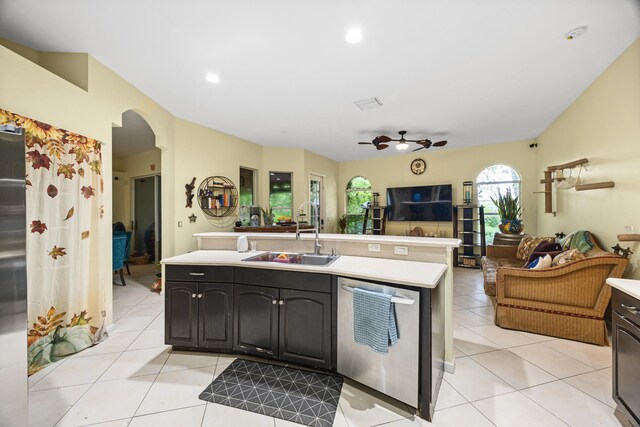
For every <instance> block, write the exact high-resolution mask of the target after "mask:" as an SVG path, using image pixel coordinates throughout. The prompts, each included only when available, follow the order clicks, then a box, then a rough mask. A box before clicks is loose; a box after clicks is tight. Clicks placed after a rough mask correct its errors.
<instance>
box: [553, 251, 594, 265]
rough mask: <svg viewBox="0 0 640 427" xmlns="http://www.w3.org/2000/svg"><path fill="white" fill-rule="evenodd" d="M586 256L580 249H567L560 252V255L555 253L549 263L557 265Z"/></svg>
mask: <svg viewBox="0 0 640 427" xmlns="http://www.w3.org/2000/svg"><path fill="white" fill-rule="evenodd" d="M584 258H586V257H585V256H584V254H583V253H582V252H580V249H569V250H568V251H564V252H562V253H561V254H560V255H556V257H555V258H554V259H553V262H552V263H551V264H552V265H553V266H554V267H555V266H558V265H565V264H568V263H570V262H573V261H578V260H579V259H584Z"/></svg>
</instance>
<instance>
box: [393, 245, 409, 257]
mask: <svg viewBox="0 0 640 427" xmlns="http://www.w3.org/2000/svg"><path fill="white" fill-rule="evenodd" d="M393 253H394V254H396V255H409V248H408V247H407V246H394V247H393Z"/></svg>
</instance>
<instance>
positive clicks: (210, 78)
mask: <svg viewBox="0 0 640 427" xmlns="http://www.w3.org/2000/svg"><path fill="white" fill-rule="evenodd" d="M204 78H205V79H206V80H207V81H208V82H209V83H220V77H218V75H217V74H214V73H207V75H206V76H205V77H204Z"/></svg>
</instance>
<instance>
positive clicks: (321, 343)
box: [233, 284, 332, 368]
mask: <svg viewBox="0 0 640 427" xmlns="http://www.w3.org/2000/svg"><path fill="white" fill-rule="evenodd" d="M233 311H234V313H235V316H234V340H233V348H234V350H237V351H242V352H245V353H251V354H257V355H262V356H270V357H276V358H278V359H280V360H286V361H289V362H294V363H299V364H302V365H308V366H314V367H322V368H331V367H332V363H331V349H332V346H331V313H332V311H331V294H326V293H321V292H307V291H298V290H293V289H277V288H270V287H264V286H248V285H239V284H236V285H235V286H234V302H233Z"/></svg>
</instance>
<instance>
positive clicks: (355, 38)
mask: <svg viewBox="0 0 640 427" xmlns="http://www.w3.org/2000/svg"><path fill="white" fill-rule="evenodd" d="M345 39H346V40H347V42H349V43H351V44H355V43H360V42H361V41H362V31H360V30H359V29H357V28H352V29H350V30H349V31H347V35H346V36H345Z"/></svg>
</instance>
